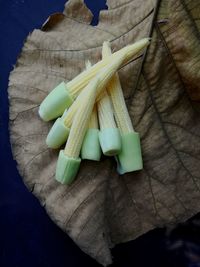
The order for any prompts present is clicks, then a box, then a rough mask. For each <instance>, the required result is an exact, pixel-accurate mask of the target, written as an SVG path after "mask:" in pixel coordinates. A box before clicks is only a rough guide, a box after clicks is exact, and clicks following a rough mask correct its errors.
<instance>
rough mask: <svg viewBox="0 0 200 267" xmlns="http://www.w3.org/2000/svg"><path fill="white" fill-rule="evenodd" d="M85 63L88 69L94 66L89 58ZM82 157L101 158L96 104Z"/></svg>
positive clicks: (96, 159)
mask: <svg viewBox="0 0 200 267" xmlns="http://www.w3.org/2000/svg"><path fill="white" fill-rule="evenodd" d="M85 65H86V69H89V68H91V66H92V65H91V62H90V61H89V60H88V61H87V62H86V63H85ZM81 158H82V159H88V160H95V161H99V160H100V158H101V147H100V143H99V124H98V118H97V109H96V105H94V108H93V111H92V114H91V116H90V120H89V125H88V129H87V132H86V134H85V137H84V140H83V144H82V148H81Z"/></svg>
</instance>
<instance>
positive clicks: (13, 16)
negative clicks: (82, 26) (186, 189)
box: [0, 0, 197, 267]
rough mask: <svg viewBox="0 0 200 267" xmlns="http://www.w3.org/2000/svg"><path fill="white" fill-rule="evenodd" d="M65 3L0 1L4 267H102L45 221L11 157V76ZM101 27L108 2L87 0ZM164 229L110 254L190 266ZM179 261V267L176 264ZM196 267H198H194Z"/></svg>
mask: <svg viewBox="0 0 200 267" xmlns="http://www.w3.org/2000/svg"><path fill="white" fill-rule="evenodd" d="M64 3H65V0H59V1H58V0H51V1H50V0H0V168H1V174H0V267H25V266H26V267H27V266H29V267H40V266H41V267H64V266H65V267H66V266H68V267H75V266H88V267H90V266H100V265H99V264H98V263H96V262H95V261H94V260H93V259H91V258H90V257H89V256H87V255H86V254H84V253H83V252H82V251H81V250H80V249H79V248H78V247H77V246H76V245H75V244H74V243H73V242H72V240H71V239H70V238H69V237H68V236H67V235H66V234H64V233H63V232H62V231H61V230H60V229H59V228H58V227H57V226H56V225H55V224H54V223H53V222H52V221H51V220H50V218H49V217H48V216H47V214H46V212H45V210H44V209H43V208H42V207H41V206H40V204H39V202H38V200H37V199H36V198H35V197H34V196H33V195H32V194H31V193H29V192H28V190H27V189H26V187H25V185H24V184H23V182H22V179H21V177H20V176H19V173H18V171H17V169H16V162H15V161H14V160H13V158H12V153H11V147H10V142H9V132H8V96H7V86H8V77H9V72H10V71H11V70H12V69H13V65H14V64H15V62H16V60H17V55H18V54H19V53H20V50H21V48H22V46H23V42H24V40H25V38H26V36H27V35H28V33H29V32H31V31H32V30H33V29H34V28H40V27H41V25H42V24H43V22H44V21H45V20H46V19H47V17H48V16H49V15H50V14H52V13H54V12H58V11H60V12H62V10H63V7H64ZM86 4H87V6H88V7H89V8H90V9H91V10H92V12H93V14H94V19H93V21H92V24H93V25H95V24H97V21H98V14H99V10H100V9H106V8H107V7H106V4H105V1H104V0H95V1H94V0H87V1H86ZM168 243H169V237H167V236H166V234H165V229H159V230H154V231H151V232H150V233H148V234H146V235H144V236H143V237H140V238H138V239H137V240H135V241H132V242H128V243H126V244H121V245H118V246H116V248H115V249H113V250H112V253H113V256H114V264H113V266H123V267H125V266H137V267H140V266H147V265H148V266H149V267H150V266H152V267H153V266H154V267H156V266H162V267H164V266H179V267H180V266H189V265H185V264H186V263H183V259H184V257H183V254H184V253H183V252H180V251H181V250H180V249H179V250H178V253H177V251H176V252H175V253H171V251H170V249H169V245H168ZM177 261H178V265H177V264H176V262H177ZM191 266H197V265H191Z"/></svg>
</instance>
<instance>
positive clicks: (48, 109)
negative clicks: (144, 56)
mask: <svg viewBox="0 0 200 267" xmlns="http://www.w3.org/2000/svg"><path fill="white" fill-rule="evenodd" d="M149 40H150V39H149V38H144V39H141V40H140V41H138V42H136V43H134V44H132V45H128V46H126V47H124V48H122V49H120V50H119V51H117V52H115V53H113V54H112V55H110V56H109V57H107V58H106V59H103V60H101V61H99V62H98V63H96V64H95V65H93V66H92V67H91V68H90V69H88V70H85V71H83V72H82V73H80V74H79V75H78V76H76V77H75V78H74V79H73V80H71V81H70V82H68V83H67V84H65V83H64V82H62V83H61V84H59V85H58V86H57V87H56V88H55V89H53V90H52V91H51V92H50V94H49V95H48V96H47V97H46V98H45V99H44V100H43V102H42V103H41V105H40V108H39V115H40V117H41V118H42V119H43V120H44V121H49V120H52V119H55V118H57V117H59V116H61V115H62V114H63V112H64V110H65V109H66V108H67V107H69V106H70V105H71V104H72V102H73V101H74V99H75V98H76V97H77V95H78V94H79V93H80V91H81V90H82V89H83V88H84V87H85V86H86V85H87V84H88V82H89V81H90V80H91V79H92V78H93V77H94V76H95V75H96V74H97V73H98V72H99V71H100V70H101V69H102V68H104V67H105V66H106V65H107V64H109V63H110V62H112V61H113V60H114V59H115V58H118V57H121V56H122V55H123V56H124V60H123V63H127V62H128V61H130V60H131V59H132V58H133V57H134V56H136V55H137V54H138V53H139V52H140V51H141V50H142V49H143V48H145V47H146V46H147V45H148V44H149Z"/></svg>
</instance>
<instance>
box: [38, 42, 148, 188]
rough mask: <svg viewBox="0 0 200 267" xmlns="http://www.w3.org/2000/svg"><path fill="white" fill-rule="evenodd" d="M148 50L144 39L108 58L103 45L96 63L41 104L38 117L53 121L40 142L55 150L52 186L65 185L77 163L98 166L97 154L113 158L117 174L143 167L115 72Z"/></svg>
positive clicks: (106, 46) (76, 171)
mask: <svg viewBox="0 0 200 267" xmlns="http://www.w3.org/2000/svg"><path fill="white" fill-rule="evenodd" d="M148 44H149V38H144V39H142V40H140V41H138V42H136V43H134V44H132V45H128V46H126V47H124V48H122V49H120V50H119V51H117V52H115V53H113V54H112V52H111V48H110V43H109V42H104V43H103V48H102V60H101V61H99V62H98V63H96V64H95V65H93V66H91V64H90V62H89V61H87V62H86V69H85V70H84V71H83V72H82V73H80V74H79V75H78V76H77V77H75V78H74V79H73V80H71V81H70V82H68V83H65V82H62V83H61V84H59V85H58V86H57V87H56V88H55V89H53V90H52V91H51V92H50V94H49V95H48V96H47V97H46V98H45V99H44V100H43V102H42V103H41V105H40V108H39V115H40V117H41V118H42V119H43V120H44V121H49V120H52V119H55V118H57V120H56V121H55V122H54V124H53V126H52V128H51V129H50V131H49V134H48V136H47V139H46V143H47V146H48V147H50V148H54V149H56V148H60V147H61V146H62V145H63V144H65V148H64V149H63V150H60V153H59V157H58V162H57V167H56V180H57V181H59V182H61V183H62V184H71V183H72V182H73V180H74V179H75V177H76V175H77V173H78V170H79V167H80V162H81V159H87V160H96V161H99V160H100V158H101V154H102V153H103V154H104V155H106V156H114V157H115V159H116V161H117V170H118V172H119V173H120V174H123V173H126V172H132V171H136V170H140V169H142V167H143V164H142V155H141V148H140V139H139V134H138V133H137V132H135V131H134V129H133V126H132V122H131V119H130V116H129V113H128V110H127V107H126V103H125V100H124V96H123V92H122V88H121V84H120V79H119V76H118V74H117V70H118V69H119V68H120V67H121V66H123V65H124V64H126V63H128V62H129V61H131V60H132V59H133V58H135V57H136V56H138V54H139V53H141V52H142V51H143V50H144V48H146V47H147V46H148Z"/></svg>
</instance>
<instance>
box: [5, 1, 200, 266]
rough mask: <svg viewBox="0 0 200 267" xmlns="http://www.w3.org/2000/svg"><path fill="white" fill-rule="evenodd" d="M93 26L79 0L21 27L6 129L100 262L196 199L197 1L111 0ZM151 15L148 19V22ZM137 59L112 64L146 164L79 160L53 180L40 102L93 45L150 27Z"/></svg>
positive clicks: (194, 208)
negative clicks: (75, 171) (39, 23)
mask: <svg viewBox="0 0 200 267" xmlns="http://www.w3.org/2000/svg"><path fill="white" fill-rule="evenodd" d="M108 7H109V9H108V11H102V12H101V14H100V22H99V24H98V26H97V27H92V26H90V25H89V23H90V21H91V19H92V16H91V13H90V11H88V9H87V8H86V6H85V5H84V4H83V1H81V0H80V1H78V0H72V1H69V2H68V3H67V4H66V8H65V11H64V14H65V15H63V14H54V15H52V16H51V17H49V18H48V20H47V21H46V23H45V24H44V25H43V28H42V30H34V31H33V33H32V34H31V35H30V36H28V38H27V41H26V43H25V44H24V47H23V50H22V53H21V55H20V57H19V59H18V62H17V65H16V67H15V69H14V70H13V72H12V73H11V75H10V83H9V96H10V135H11V142H12V149H13V155H14V158H15V159H16V160H17V162H18V168H19V171H20V173H21V175H22V177H23V179H24V182H25V183H26V185H27V187H28V188H29V190H31V191H32V192H33V193H34V194H35V195H36V196H37V197H38V198H39V200H40V202H41V204H42V205H44V206H45V208H46V210H47V212H48V214H49V215H50V217H51V218H52V219H53V220H54V221H55V223H56V224H57V225H59V226H60V227H61V228H62V229H63V230H64V231H65V232H66V233H68V234H69V235H70V237H71V238H72V239H73V240H74V241H75V242H76V243H77V244H78V245H79V246H80V248H81V249H82V250H83V251H85V252H86V253H88V254H89V255H91V256H92V257H94V258H95V259H96V260H97V261H98V262H100V263H101V264H103V265H108V264H110V263H111V262H112V259H111V254H110V250H109V248H111V247H112V246H114V245H115V244H117V243H120V242H125V241H128V240H131V239H134V238H136V237H137V236H139V235H141V234H143V233H145V232H147V231H149V230H150V229H153V228H155V227H158V226H162V225H168V224H172V223H177V222H180V221H183V220H186V219H187V218H189V217H191V216H192V215H194V214H195V213H197V212H198V211H199V205H200V190H199V188H200V181H199V179H200V175H199V173H200V156H199V155H200V145H199V144H200V142H199V141H200V120H199V119H200V116H199V104H198V103H197V102H196V103H195V102H194V101H193V100H200V53H199V52H200V42H199V36H200V33H199V29H200V24H199V21H200V16H199V15H200V12H199V10H200V3H199V1H198V0H170V1H167V0H162V1H161V3H160V6H159V12H158V16H157V19H156V21H155V22H154V23H153V17H154V14H155V11H156V9H157V8H158V2H157V1H156V0H146V1H145V0H142V1H137V0H133V1H129V0H127V1H125V0H118V1H116V0H109V1H108ZM152 23H153V25H152ZM152 26H153V34H152V42H151V45H150V47H149V49H148V52H147V55H146V58H145V62H144V65H143V68H142V69H141V64H142V59H141V58H140V59H138V60H136V61H135V62H132V63H131V64H129V65H127V66H126V67H124V68H123V69H122V70H120V78H121V81H122V86H123V88H124V94H125V96H126V98H127V103H128V104H129V108H130V109H129V110H130V114H131V117H132V119H133V124H134V126H135V128H136V130H137V131H138V132H139V133H140V134H141V140H142V149H143V156H144V170H143V171H140V172H136V173H130V174H127V175H123V176H118V175H117V173H116V170H115V168H116V166H115V162H114V161H112V160H111V159H106V160H104V161H102V162H100V163H95V162H86V161H85V162H83V163H82V166H81V170H80V173H79V175H78V178H77V180H76V181H75V182H74V183H73V185H72V186H63V185H60V184H58V183H57V182H56V181H55V180H54V172H55V164H56V161H57V156H58V151H52V150H50V149H47V147H46V145H45V138H46V134H47V132H48V130H49V129H50V127H51V124H52V123H44V122H42V121H41V120H40V119H39V117H38V106H39V104H40V103H41V101H42V99H43V98H44V97H45V96H46V94H47V93H48V92H49V91H51V90H52V89H53V88H54V87H55V86H56V85H57V84H59V83H60V82H61V81H63V80H64V79H65V80H70V79H72V78H73V77H74V76H76V75H77V74H78V73H79V72H80V71H81V70H82V69H83V68H84V62H85V59H90V60H91V61H92V62H96V61H97V60H99V59H100V57H101V45H102V42H103V41H104V40H111V43H112V47H113V49H114V50H116V49H119V48H121V47H122V46H124V45H126V44H128V43H132V42H134V41H135V40H138V39H140V38H143V37H145V36H148V35H149V34H150V31H151V28H152Z"/></svg>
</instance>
